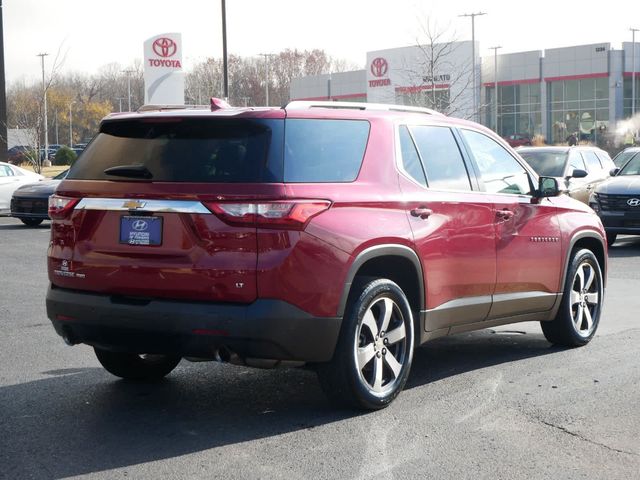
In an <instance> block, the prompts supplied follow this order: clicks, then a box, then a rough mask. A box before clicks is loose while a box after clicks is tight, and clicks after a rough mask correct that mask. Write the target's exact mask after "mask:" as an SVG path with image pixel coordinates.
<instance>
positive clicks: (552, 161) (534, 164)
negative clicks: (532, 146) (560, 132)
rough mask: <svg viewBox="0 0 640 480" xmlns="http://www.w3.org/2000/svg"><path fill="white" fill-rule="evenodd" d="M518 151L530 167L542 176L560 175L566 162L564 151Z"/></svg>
mask: <svg viewBox="0 0 640 480" xmlns="http://www.w3.org/2000/svg"><path fill="white" fill-rule="evenodd" d="M518 153H519V154H520V156H521V157H522V158H524V159H525V160H526V161H527V163H528V164H529V165H531V168H533V169H534V170H535V172H536V173H537V174H538V175H540V176H542V177H562V176H564V167H565V164H566V162H567V154H566V153H564V152H549V151H545V150H538V151H533V150H530V151H522V150H518Z"/></svg>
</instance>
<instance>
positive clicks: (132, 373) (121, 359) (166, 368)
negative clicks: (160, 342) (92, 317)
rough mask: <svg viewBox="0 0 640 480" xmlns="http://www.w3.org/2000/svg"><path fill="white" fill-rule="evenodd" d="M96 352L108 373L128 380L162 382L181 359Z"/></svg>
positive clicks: (104, 351)
mask: <svg viewBox="0 0 640 480" xmlns="http://www.w3.org/2000/svg"><path fill="white" fill-rule="evenodd" d="M94 351H95V353H96V357H98V361H99V362H100V364H101V365H102V366H103V367H104V369H105V370H106V371H107V372H109V373H111V374H112V375H115V376H116V377H120V378H125V379H127V380H160V379H161V378H163V377H165V376H166V375H168V374H169V373H170V372H171V371H172V370H173V369H174V368H176V366H177V365H178V363H180V359H181V357H179V356H175V355H144V354H137V353H127V352H112V351H110V350H103V349H101V348H94Z"/></svg>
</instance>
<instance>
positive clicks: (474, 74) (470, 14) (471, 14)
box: [458, 12, 487, 121]
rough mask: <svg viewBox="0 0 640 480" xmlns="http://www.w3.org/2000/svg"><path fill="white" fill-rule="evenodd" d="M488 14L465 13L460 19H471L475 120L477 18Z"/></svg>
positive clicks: (476, 97) (474, 115)
mask: <svg viewBox="0 0 640 480" xmlns="http://www.w3.org/2000/svg"><path fill="white" fill-rule="evenodd" d="M486 14H487V13H486V12H476V13H463V14H462V15H458V16H459V17H471V76H472V77H473V118H474V120H476V121H477V116H478V92H477V91H476V17H479V16H481V15H486Z"/></svg>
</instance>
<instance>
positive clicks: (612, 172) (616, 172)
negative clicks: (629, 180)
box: [609, 167, 620, 177]
mask: <svg viewBox="0 0 640 480" xmlns="http://www.w3.org/2000/svg"><path fill="white" fill-rule="evenodd" d="M619 171H620V169H619V168H618V167H616V168H612V169H611V170H609V175H611V176H612V177H615V176H616V175H617V174H618V172H619Z"/></svg>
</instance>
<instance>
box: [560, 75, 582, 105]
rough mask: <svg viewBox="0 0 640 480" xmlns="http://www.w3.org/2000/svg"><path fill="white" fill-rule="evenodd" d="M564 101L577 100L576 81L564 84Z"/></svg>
mask: <svg viewBox="0 0 640 480" xmlns="http://www.w3.org/2000/svg"><path fill="white" fill-rule="evenodd" d="M564 84H565V85H564V86H565V89H564V99H565V101H567V102H570V101H572V100H578V85H579V84H578V81H577V80H569V81H566V82H564Z"/></svg>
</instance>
